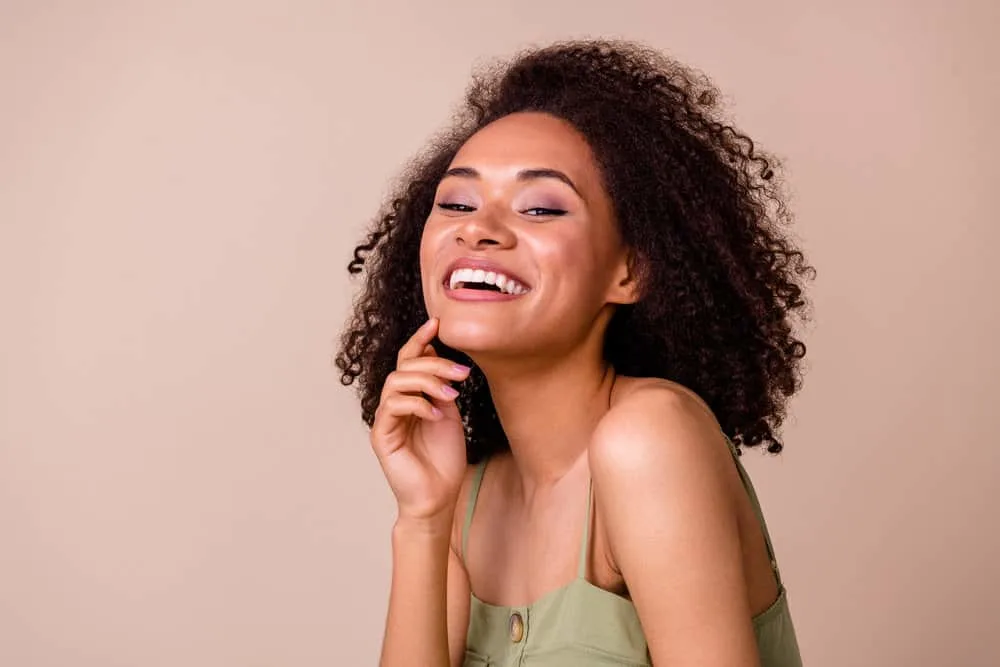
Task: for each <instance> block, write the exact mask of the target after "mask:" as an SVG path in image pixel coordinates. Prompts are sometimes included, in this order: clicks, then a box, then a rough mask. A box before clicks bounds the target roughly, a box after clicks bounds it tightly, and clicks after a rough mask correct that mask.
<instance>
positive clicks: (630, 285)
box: [608, 250, 643, 305]
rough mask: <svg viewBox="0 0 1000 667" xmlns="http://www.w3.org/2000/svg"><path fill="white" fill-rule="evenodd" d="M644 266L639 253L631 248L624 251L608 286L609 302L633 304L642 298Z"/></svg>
mask: <svg viewBox="0 0 1000 667" xmlns="http://www.w3.org/2000/svg"><path fill="white" fill-rule="evenodd" d="M642 266H643V262H642V261H641V260H640V258H639V255H638V254H637V253H635V252H633V251H631V250H629V251H628V252H625V253H622V258H621V260H620V261H619V262H618V266H617V267H615V270H614V273H613V274H612V278H613V280H612V282H611V285H610V286H609V288H608V302H609V303H616V304H619V305H627V304H632V303H635V302H636V301H638V300H639V299H640V298H642Z"/></svg>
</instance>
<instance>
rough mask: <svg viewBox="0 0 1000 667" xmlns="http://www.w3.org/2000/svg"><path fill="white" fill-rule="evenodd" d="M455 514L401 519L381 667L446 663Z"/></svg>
mask: <svg viewBox="0 0 1000 667" xmlns="http://www.w3.org/2000/svg"><path fill="white" fill-rule="evenodd" d="M450 527H451V517H450V516H448V517H441V518H440V519H435V520H433V521H421V522H414V521H409V520H405V519H400V520H397V522H396V525H395V526H393V530H392V588H391V592H390V594H389V613H388V617H387V619H386V629H385V638H384V641H383V644H382V659H381V662H380V665H381V667H408V666H410V665H413V666H415V667H438V666H440V667H446V666H447V665H448V664H449V658H448V629H447V581H448V549H449V544H450V543H449V536H450Z"/></svg>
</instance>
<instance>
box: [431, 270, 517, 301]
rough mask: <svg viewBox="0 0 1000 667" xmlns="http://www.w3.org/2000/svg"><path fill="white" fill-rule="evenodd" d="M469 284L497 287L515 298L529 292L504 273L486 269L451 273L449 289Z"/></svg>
mask: <svg viewBox="0 0 1000 667" xmlns="http://www.w3.org/2000/svg"><path fill="white" fill-rule="evenodd" d="M468 283H485V284H487V285H496V287H497V288H498V289H499V290H500V291H501V292H503V293H504V294H511V295H514V296H518V295H521V294H524V293H526V292H527V291H528V290H527V288H525V287H524V286H523V285H521V284H520V283H519V282H517V281H516V280H513V279H511V278H508V277H507V276H505V275H504V274H502V273H497V272H495V271H486V270H484V269H468V268H465V269H455V270H454V271H452V272H451V277H449V278H448V288H449V289H455V288H456V287H458V286H459V285H460V284H468Z"/></svg>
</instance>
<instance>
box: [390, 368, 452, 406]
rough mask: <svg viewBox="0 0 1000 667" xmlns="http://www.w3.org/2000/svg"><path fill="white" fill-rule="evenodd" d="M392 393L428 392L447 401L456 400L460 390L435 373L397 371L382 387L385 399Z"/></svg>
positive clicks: (429, 394) (427, 393)
mask: <svg viewBox="0 0 1000 667" xmlns="http://www.w3.org/2000/svg"><path fill="white" fill-rule="evenodd" d="M392 394H426V395H428V396H432V397H434V398H438V399H441V400H445V401H451V400H454V399H455V397H457V396H458V390H457V389H455V388H454V387H452V386H451V385H450V384H448V383H447V382H444V381H442V380H441V379H440V378H438V377H437V376H435V375H431V374H429V373H421V372H417V371H396V372H394V373H392V374H391V375H389V377H388V378H387V379H386V381H385V387H384V388H383V389H382V396H383V400H385V397H388V396H391V395H392Z"/></svg>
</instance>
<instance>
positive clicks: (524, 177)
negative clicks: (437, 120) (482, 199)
mask: <svg viewBox="0 0 1000 667" xmlns="http://www.w3.org/2000/svg"><path fill="white" fill-rule="evenodd" d="M444 175H445V177H448V176H455V177H457V178H475V179H479V178H482V175H481V174H480V173H479V172H478V171H476V170H475V169H473V168H472V167H452V168H451V169H449V170H448V171H446V172H445V174H444ZM538 178H553V179H555V180H557V181H561V182H563V183H565V184H566V185H568V186H569V187H570V188H572V189H573V192H575V193H576V194H577V196H578V197H580V199H583V198H584V196H583V194H581V192H580V190H579V188H577V187H576V184H575V183H573V180H572V179H571V178H570V177H569V176H567V175H566V174H564V173H563V172H561V171H559V170H558V169H522V170H521V171H519V172H517V180H519V181H533V180H535V179H538Z"/></svg>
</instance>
